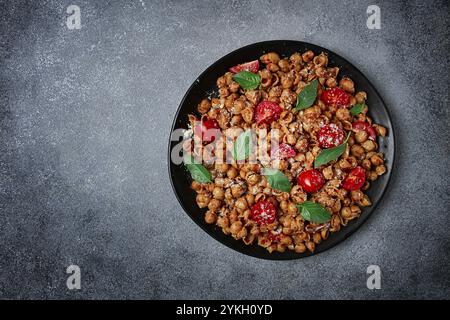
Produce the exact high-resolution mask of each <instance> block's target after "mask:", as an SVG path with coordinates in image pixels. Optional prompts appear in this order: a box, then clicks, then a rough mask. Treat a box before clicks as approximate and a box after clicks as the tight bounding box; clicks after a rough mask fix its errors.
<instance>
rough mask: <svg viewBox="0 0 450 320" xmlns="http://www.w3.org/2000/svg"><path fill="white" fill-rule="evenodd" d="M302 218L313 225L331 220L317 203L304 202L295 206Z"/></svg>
mask: <svg viewBox="0 0 450 320" xmlns="http://www.w3.org/2000/svg"><path fill="white" fill-rule="evenodd" d="M297 208H298V211H299V212H300V214H301V215H302V218H303V219H304V220H307V221H311V222H314V223H325V222H328V221H330V220H331V214H330V213H329V212H328V210H327V209H325V208H324V207H322V206H321V205H320V204H319V203H315V202H311V201H305V202H303V203H301V204H298V205H297Z"/></svg>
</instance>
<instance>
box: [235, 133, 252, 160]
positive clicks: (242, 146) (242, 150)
mask: <svg viewBox="0 0 450 320" xmlns="http://www.w3.org/2000/svg"><path fill="white" fill-rule="evenodd" d="M251 146H252V132H251V130H247V131H245V132H243V133H241V134H240V135H239V136H238V138H237V139H236V142H235V143H234V146H233V157H234V160H238V161H239V160H245V159H247V158H248V156H249V155H250V150H251Z"/></svg>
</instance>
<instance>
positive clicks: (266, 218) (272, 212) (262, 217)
mask: <svg viewBox="0 0 450 320" xmlns="http://www.w3.org/2000/svg"><path fill="white" fill-rule="evenodd" d="M276 215H277V209H276V208H275V206H274V205H273V203H272V202H270V201H267V200H259V201H258V202H257V203H255V204H254V205H253V206H252V209H251V212H250V215H249V217H250V219H252V220H254V221H256V223H257V224H259V225H266V224H270V223H273V222H274V221H275V218H276Z"/></svg>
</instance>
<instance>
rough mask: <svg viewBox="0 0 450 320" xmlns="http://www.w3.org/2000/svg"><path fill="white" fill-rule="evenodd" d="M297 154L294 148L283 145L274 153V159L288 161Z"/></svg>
mask: <svg viewBox="0 0 450 320" xmlns="http://www.w3.org/2000/svg"><path fill="white" fill-rule="evenodd" d="M295 155H296V152H295V150H294V148H292V147H291V146H290V145H288V144H286V143H281V144H280V145H279V146H278V148H277V149H276V150H274V152H272V158H273V159H287V158H292V157H295Z"/></svg>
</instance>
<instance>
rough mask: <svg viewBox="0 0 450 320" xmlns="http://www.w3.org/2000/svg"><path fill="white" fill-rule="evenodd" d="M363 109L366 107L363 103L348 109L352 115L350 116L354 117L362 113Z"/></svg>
mask: <svg viewBox="0 0 450 320" xmlns="http://www.w3.org/2000/svg"><path fill="white" fill-rule="evenodd" d="M365 107H366V105H365V104H364V103H358V104H355V105H354V106H353V107H352V108H351V109H350V113H351V114H352V116H356V115H358V114H360V113H361V112H363V110H364V108H365Z"/></svg>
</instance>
